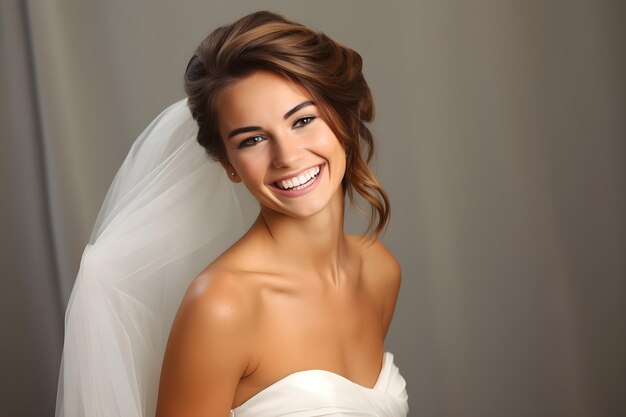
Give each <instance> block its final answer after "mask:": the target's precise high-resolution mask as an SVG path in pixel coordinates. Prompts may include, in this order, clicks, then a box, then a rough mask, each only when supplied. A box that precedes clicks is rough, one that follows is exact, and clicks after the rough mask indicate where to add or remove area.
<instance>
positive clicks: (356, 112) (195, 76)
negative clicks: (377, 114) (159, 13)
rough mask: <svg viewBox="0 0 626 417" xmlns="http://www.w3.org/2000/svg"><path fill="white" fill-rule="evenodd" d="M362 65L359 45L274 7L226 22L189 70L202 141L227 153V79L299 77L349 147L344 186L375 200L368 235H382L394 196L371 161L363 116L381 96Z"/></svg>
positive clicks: (220, 154)
mask: <svg viewBox="0 0 626 417" xmlns="http://www.w3.org/2000/svg"><path fill="white" fill-rule="evenodd" d="M362 65H363V64H362V59H361V56H360V55H359V54H358V53H357V52H355V51H354V50H352V49H350V48H348V47H346V46H344V45H342V44H340V43H339V42H336V41H334V40H332V39H331V38H329V37H328V36H326V35H325V34H323V33H321V32H315V31H314V30H311V29H309V28H307V27H305V26H303V25H300V24H298V23H294V22H291V21H289V20H287V19H285V18H284V17H283V16H280V15H277V14H275V13H271V12H266V11H261V12H255V13H252V14H249V15H247V16H244V17H243V18H241V19H239V20H237V21H236V22H234V23H232V24H230V25H226V26H222V27H220V28H218V29H216V30H214V31H213V32H212V33H211V34H210V35H209V36H208V37H207V38H206V39H204V41H202V43H201V44H200V46H198V48H197V49H196V51H195V53H194V55H193V57H192V58H191V59H190V61H189V63H188V64H187V69H186V71H185V92H186V93H187V96H188V105H189V109H190V111H191V114H192V115H193V118H194V119H195V120H196V122H197V123H198V128H199V130H198V142H199V143H200V145H202V146H203V147H204V148H205V149H206V151H207V153H208V154H209V155H210V156H211V157H212V158H213V159H215V160H217V161H224V160H225V159H226V151H225V149H224V144H223V142H222V139H221V138H220V134H219V130H218V124H217V113H216V106H215V103H216V99H217V96H218V94H219V92H221V91H222V90H223V89H224V88H225V87H226V86H228V85H230V84H232V83H234V82H237V81H239V80H240V79H241V78H243V77H245V76H246V75H248V74H250V73H251V72H253V71H255V70H260V69H263V70H268V71H272V72H274V73H276V74H279V75H282V76H284V77H286V78H287V79H289V80H291V81H294V82H295V83H296V84H298V85H300V86H302V87H303V88H304V89H305V90H306V91H307V92H308V94H309V95H310V96H311V98H312V100H313V101H314V102H315V104H316V105H317V107H318V108H319V110H320V114H321V116H322V118H323V119H324V120H325V121H326V122H327V123H328V125H329V126H330V128H331V129H332V130H333V132H334V133H335V136H337V138H338V139H339V141H340V142H341V144H342V145H343V146H344V148H345V149H346V154H347V160H346V173H345V176H344V178H343V181H342V189H343V191H344V194H345V193H346V192H347V193H348V196H349V198H350V202H351V204H352V205H353V206H355V207H356V208H357V210H358V211H359V212H360V213H361V214H362V215H364V212H363V210H362V209H361V208H360V207H359V206H358V205H356V204H355V200H354V190H356V192H358V193H359V194H360V195H361V196H362V197H363V198H364V199H365V200H366V201H367V202H368V203H369V205H370V207H371V215H370V220H369V223H368V227H367V230H366V234H367V233H369V232H370V231H371V230H372V229H373V231H374V235H375V236H378V235H379V234H380V233H381V232H382V231H383V230H384V228H385V227H386V225H387V223H388V221H389V217H390V211H389V199H388V197H387V194H386V193H385V191H384V190H383V188H382V186H381V185H380V183H379V182H378V180H377V179H376V177H375V176H374V174H373V173H372V171H371V170H370V169H369V166H368V163H369V162H370V160H371V159H372V156H373V154H374V141H373V138H372V134H371V133H370V131H369V129H368V128H367V126H365V124H364V123H365V122H370V121H371V120H372V119H373V117H374V102H373V100H372V95H371V92H370V89H369V86H368V85H367V82H366V81H365V78H364V77H363V73H362ZM376 217H378V219H377V220H378V221H376V222H375V220H376ZM374 223H375V226H374Z"/></svg>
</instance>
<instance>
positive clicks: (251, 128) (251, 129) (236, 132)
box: [228, 100, 315, 139]
mask: <svg viewBox="0 0 626 417" xmlns="http://www.w3.org/2000/svg"><path fill="white" fill-rule="evenodd" d="M311 105H315V103H314V102H312V101H311V100H307V101H303V102H302V103H300V104H298V105H296V106H295V107H294V108H292V109H291V110H289V111H288V112H287V113H285V115H284V116H283V119H284V120H287V119H288V118H289V116H291V115H292V114H294V113H295V112H297V111H298V110H300V109H303V108H305V107H307V106H311ZM261 129H262V128H261V126H245V127H238V128H237V129H234V130H233V131H231V132H230V133H229V134H228V139H231V138H232V137H233V136H237V135H239V134H240V133H246V132H254V131H255V130H261Z"/></svg>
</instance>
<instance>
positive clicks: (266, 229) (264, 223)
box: [252, 190, 347, 284]
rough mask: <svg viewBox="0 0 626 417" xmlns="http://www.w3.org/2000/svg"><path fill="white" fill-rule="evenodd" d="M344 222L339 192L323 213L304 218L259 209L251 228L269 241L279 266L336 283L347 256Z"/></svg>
mask: <svg viewBox="0 0 626 417" xmlns="http://www.w3.org/2000/svg"><path fill="white" fill-rule="evenodd" d="M343 222H344V196H343V193H342V192H341V190H338V191H337V193H335V195H334V196H333V198H332V199H331V201H330V202H329V204H328V205H327V206H326V207H325V208H324V209H323V210H321V211H320V212H318V213H315V214H314V215H311V216H309V217H307V218H304V219H298V218H293V217H290V216H286V215H284V214H282V213H277V212H275V211H272V210H268V209H266V208H265V207H262V208H261V212H260V213H259V217H258V218H257V219H256V221H255V223H254V225H253V226H252V229H254V230H255V231H256V232H257V233H259V234H260V235H261V236H262V237H263V238H264V240H265V241H269V242H270V249H271V251H272V253H274V254H276V255H277V257H278V259H279V261H280V265H281V267H287V268H288V269H290V270H291V269H295V270H298V271H305V270H307V271H315V272H316V273H317V274H318V275H320V276H322V277H325V278H328V279H329V280H330V281H332V282H333V283H335V284H337V282H338V279H339V276H340V275H341V268H340V266H341V265H342V264H343V263H344V260H345V259H346V257H347V244H346V237H345V234H344V230H343Z"/></svg>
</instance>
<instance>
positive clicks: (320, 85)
mask: <svg viewBox="0 0 626 417" xmlns="http://www.w3.org/2000/svg"><path fill="white" fill-rule="evenodd" d="M185 91H186V93H187V96H188V99H187V101H186V105H187V107H188V109H189V110H188V112H187V115H188V114H189V112H190V113H191V116H192V117H193V119H194V120H195V123H197V131H194V139H197V143H199V144H200V145H201V146H202V147H203V148H204V149H205V151H206V153H207V154H208V155H209V156H210V157H211V158H212V159H213V160H214V161H216V162H219V164H220V165H221V167H222V168H223V170H225V174H222V176H223V177H227V178H229V180H230V181H231V182H232V183H233V184H243V185H244V186H245V187H246V189H247V190H248V191H249V192H250V193H251V194H252V196H253V197H254V198H255V199H256V200H257V201H258V203H259V207H260V210H259V214H258V217H257V218H256V220H255V221H254V223H253V224H252V226H251V227H250V228H249V230H248V231H247V232H245V234H244V235H243V236H242V237H241V238H239V240H237V241H236V243H234V244H233V245H232V246H230V247H229V248H228V249H226V250H225V251H224V252H223V253H221V254H220V255H219V256H217V258H215V259H214V260H213V261H212V262H211V263H210V264H209V265H208V266H206V267H205V268H204V269H202V271H201V272H200V273H199V274H196V277H195V279H193V280H192V281H191V282H189V281H188V280H187V281H186V284H185V287H186V292H185V293H184V296H183V297H182V302H180V306H179V307H178V311H177V313H176V315H175V318H174V319H173V322H171V323H172V325H171V330H170V332H169V337H168V339H167V346H166V348H165V350H164V353H163V355H162V366H161V368H160V380H158V393H157V394H156V404H155V405H154V406H152V407H151V406H150V404H149V403H150V402H151V401H155V399H154V397H155V393H154V392H151V388H150V383H146V382H145V381H144V382H143V385H142V383H141V382H137V383H136V384H135V383H134V382H133V383H131V384H129V387H130V388H129V389H131V390H132V391H133V392H135V395H133V396H132V397H130V398H129V399H128V401H127V402H128V403H129V404H130V403H133V402H134V404H135V405H136V406H133V405H130V406H129V407H128V408H127V410H131V409H132V410H134V411H136V410H139V411H138V413H137V414H134V413H131V412H130V411H126V412H120V414H119V415H130V414H132V415H149V414H150V413H151V411H150V410H154V408H153V407H155V408H156V416H157V417H173V416H185V417H193V416H203V417H213V416H216V417H218V416H219V417H226V416H228V415H230V416H241V417H245V416H259V417H270V416H300V417H313V416H322V415H324V416H337V417H339V416H385V417H404V416H406V414H407V411H408V406H407V395H406V390H405V381H404V379H403V378H402V376H400V374H399V372H398V369H397V367H396V366H395V364H394V363H393V355H392V354H391V353H389V352H385V351H384V346H383V344H384V338H385V335H386V333H387V330H388V328H389V324H390V322H391V319H392V315H393V311H394V307H395V304H396V298H397V295H398V291H399V288H400V268H399V265H398V263H397V261H396V260H395V258H394V257H393V255H392V254H391V253H389V252H388V251H387V250H386V248H385V247H384V246H383V245H382V244H381V243H380V241H379V240H378V238H377V236H378V235H379V234H380V233H381V232H382V231H383V229H384V227H385V225H386V223H387V222H388V219H389V203H388V200H387V196H386V194H385V192H384V190H383V188H382V187H381V186H380V184H379V182H378V181H377V180H376V178H375V177H374V175H373V174H372V172H371V171H370V169H369V168H368V165H367V163H368V162H369V160H370V159H371V157H372V153H373V142H372V137H371V134H370V132H369V130H368V128H367V127H366V126H365V125H364V123H365V122H369V121H370V120H371V119H372V117H373V108H374V106H373V101H372V97H371V94H370V90H369V87H368V86H367V83H366V81H365V79H364V78H363V75H362V71H361V58H360V56H359V55H358V54H357V53H356V52H354V51H353V50H351V49H349V48H347V47H345V46H343V45H341V44H340V43H338V42H336V41H334V40H332V39H330V38H329V37H327V36H326V35H324V34H321V33H317V32H315V31H313V30H311V29H309V28H306V27H304V26H302V25H299V24H296V23H293V22H290V21H287V20H286V19H284V18H283V17H282V16H279V15H276V14H273V13H269V12H257V13H253V14H251V15H248V16H245V17H243V18H241V19H239V20H238V21H236V22H234V23H233V24H231V25H227V26H224V27H221V28H218V29H217V30H215V31H214V32H212V33H211V34H210V35H209V36H208V37H207V38H206V39H205V40H204V41H203V42H202V43H201V44H200V46H199V47H198V48H197V50H196V52H195V54H194V56H193V57H192V58H191V60H190V62H189V64H188V66H187V70H186V72H185ZM168 110H169V109H168ZM173 111H174V110H172V112H173ZM176 111H178V112H181V111H182V112H184V111H185V110H184V109H183V108H182V107H181V108H179V109H178V110H176ZM166 112H167V111H166ZM162 117H163V118H164V119H165V120H167V118H168V117H170V116H169V115H168V114H165V115H162ZM155 123H156V121H155ZM161 123H163V121H161ZM194 127H195V126H194ZM166 130H167V129H166ZM170 130H171V129H170ZM168 132H170V131H168ZM168 134H170V135H172V133H171V132H170V133H168ZM148 136H149V135H148ZM137 146H138V145H137ZM195 151H196V153H197V152H198V149H196V150H195ZM176 152H178V151H176ZM144 153H145V152H144ZM171 153H172V154H174V153H175V152H171ZM131 154H133V150H131ZM129 158H131V155H129ZM137 160H138V157H137V156H136V155H135V156H134V159H133V161H134V162H128V161H126V162H125V164H126V163H128V164H131V163H135V164H136V163H137ZM213 164H215V163H213ZM165 165H171V164H165ZM181 165H182V164H181ZM123 168H124V167H123ZM189 169H190V168H189ZM190 170H191V169H190ZM120 171H122V170H120ZM222 172H223V171H222ZM119 175H121V174H119V173H118V176H119ZM166 178H167V177H166V176H165V175H162V176H161V177H160V178H159V180H160V181H166ZM116 180H117V178H116ZM139 183H140V184H141V181H140V182H139ZM195 187H197V189H196V190H197V191H196V192H198V193H199V192H201V190H200V188H202V187H203V185H202V183H200V184H196V185H195ZM112 188H113V187H112ZM163 190H164V191H163V195H166V194H167V193H168V191H167V187H165V188H164V189H163ZM355 192H356V193H357V194H358V195H359V196H360V197H362V198H363V199H364V200H365V201H366V202H367V203H368V204H369V205H370V206H371V209H372V216H371V218H370V223H369V227H368V230H367V233H366V234H365V235H363V236H351V235H347V234H346V233H345V232H344V202H345V197H346V194H347V195H348V197H349V198H350V200H351V201H353V200H354V197H355ZM110 193H111V191H110ZM211 197H216V196H215V195H212V196H211ZM107 198H109V197H107ZM159 198H161V197H160V196H158V197H156V198H155V199H154V200H158V199H159ZM151 201H152V200H151ZM176 202H177V203H178V204H181V205H182V204H183V202H182V201H176ZM213 204H219V203H218V202H214V203H213ZM168 213H169V215H170V216H172V219H174V216H173V215H172V214H171V212H170V211H168ZM199 215H200V218H207V220H206V221H212V222H216V223H220V222H221V221H223V219H222V218H221V217H220V216H225V215H226V216H228V215H229V213H228V212H226V213H224V212H221V213H218V212H202V213H199ZM101 216H102V213H101ZM164 218H166V217H164ZM176 220H178V217H177V218H176ZM173 221H174V220H173ZM202 221H204V220H202ZM167 226H171V225H170V223H166V224H165V225H163V227H167ZM199 227H200V226H199ZM369 232H371V233H369ZM142 233H143V232H142ZM198 234H200V235H202V234H204V233H198ZM137 252H139V251H136V252H133V253H137ZM86 253H87V251H86ZM196 256H198V255H196ZM173 258H179V257H177V256H174V257H173ZM204 260H205V261H207V259H206V258H204ZM209 261H210V259H209ZM86 265H87V261H86V254H84V255H83V261H82V262H81V270H82V269H88V267H87V266H86ZM100 265H102V264H100ZM146 266H148V265H146ZM111 269H115V268H111ZM136 269H137V268H136ZM139 269H142V268H139ZM155 269H156V268H155ZM166 270H168V271H170V270H169V269H166ZM80 275H81V273H79V278H81V276H80ZM82 278H83V279H87V278H84V277H82ZM121 281H122V280H115V282H121ZM142 282H147V280H145V279H138V280H137V282H135V284H136V285H131V284H129V283H127V284H126V286H127V287H129V288H130V287H135V286H138V285H142ZM187 284H188V285H187ZM78 285H79V279H77V284H76V286H78ZM77 291H78V290H77V289H76V288H75V289H74V291H73V294H72V299H74V298H77V297H79V295H78V294H79V293H78V292H77ZM75 293H76V294H75ZM178 300H179V301H180V298H179V299H178ZM73 302H74V303H77V300H71V301H70V305H69V306H68V313H67V320H70V319H71V317H72V315H71V312H70V307H71V305H72V303H73ZM109 304H112V303H109ZM145 315H146V316H148V314H145ZM76 320H78V319H76ZM146 322H148V321H146ZM166 323H168V322H167V320H166ZM66 324H67V323H66ZM161 325H162V324H161ZM67 326H69V324H67ZM141 327H142V325H141V323H134V324H133V325H132V326H128V328H129V330H128V331H126V332H125V334H126V336H127V337H128V338H129V339H130V342H129V344H130V345H133V344H134V345H137V346H140V345H143V344H146V345H149V343H143V342H149V341H148V340H139V337H140V336H134V337H133V336H132V335H133V334H135V333H133V332H140V331H141V330H138V329H140V328H141ZM129 335H130V336H129ZM142 339H143V338H142ZM67 340H68V336H67V332H66V347H65V348H64V357H63V361H64V365H65V367H66V368H62V371H64V372H65V373H66V381H65V385H62V384H61V382H60V384H59V387H60V388H59V401H60V403H59V402H58V403H57V415H68V416H69V415H74V414H71V413H70V412H69V411H68V410H70V408H72V407H70V406H69V405H68V404H69V401H68V397H67V395H68V394H69V393H70V391H71V390H72V389H76V388H72V387H69V386H68V384H67V378H68V375H69V374H70V371H69V370H68V369H69V364H70V360H71V354H72V352H73V351H72V350H71V346H69V347H68V341H67ZM77 350H78V348H77ZM104 350H106V349H103V351H104ZM106 353H107V352H103V353H102V354H103V355H105V354H106ZM76 354H77V353H76ZM121 356H124V355H121ZM125 356H126V357H125V358H124V359H122V360H120V362H121V363H124V364H126V366H125V367H121V368H119V369H118V372H117V373H116V375H117V377H111V379H112V380H113V381H114V382H113V383H112V384H111V385H112V388H111V391H112V392H117V393H118V394H119V395H118V394H115V395H112V398H116V399H119V397H120V396H123V387H126V385H125V384H119V383H117V382H115V378H119V379H120V380H124V381H126V380H127V379H129V380H133V381H141V377H137V378H134V379H133V378H129V377H128V374H129V372H130V371H128V370H129V369H131V370H132V371H133V372H135V373H137V374H142V373H143V375H144V376H145V375H152V376H154V374H153V373H152V374H151V373H150V372H148V371H146V369H148V368H149V365H148V364H147V363H146V364H144V363H143V362H142V361H144V362H148V359H145V358H144V357H139V355H138V354H137V353H135V354H128V355H125ZM156 356H157V357H159V356H158V349H157V354H156ZM91 360H92V361H93V358H92V359H91ZM66 362H67V363H66ZM105 362H106V361H105ZM129 363H130V364H131V366H128V364H129ZM159 365H161V363H159ZM102 373H104V371H102ZM108 373H109V376H110V374H111V373H112V372H108ZM62 378H63V375H62V376H61V379H62ZM145 379H146V378H144V380H145ZM63 386H64V387H65V389H64V390H62V387H63ZM68 387H69V388H68ZM120 387H121V388H120ZM152 391H155V390H154V387H153V388H152ZM64 393H65V394H64ZM151 396H152V399H151ZM146 398H147V399H146ZM63 402H65V405H62V404H63ZM80 402H82V405H83V409H84V410H87V409H90V410H91V411H92V413H94V414H93V415H96V414H95V413H96V412H97V411H98V410H99V408H98V407H99V405H93V404H92V405H90V406H88V405H87V404H86V400H85V398H84V396H83V399H82V400H80ZM94 402H96V403H99V402H104V401H102V400H101V399H100V400H98V399H95V400H94ZM118 402H119V405H118V406H116V407H112V406H110V408H109V411H110V410H122V409H123V408H124V405H127V406H128V404H123V403H124V401H118ZM59 404H61V405H59ZM89 407H91V408H89ZM73 408H75V409H77V408H79V407H77V406H73ZM78 414H80V413H78ZM105 414H106V413H102V415H105ZM87 415H89V414H87ZM97 415H100V413H98V414H97ZM106 415H110V414H106Z"/></svg>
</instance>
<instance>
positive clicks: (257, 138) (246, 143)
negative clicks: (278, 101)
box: [237, 115, 317, 149]
mask: <svg viewBox="0 0 626 417" xmlns="http://www.w3.org/2000/svg"><path fill="white" fill-rule="evenodd" d="M315 119H317V116H313V115H309V116H302V117H300V118H298V119H296V120H295V121H294V123H293V125H292V129H300V128H303V127H305V126H307V125H309V124H311V122H312V121H313V120H315ZM263 140H265V137H264V136H262V135H254V136H250V137H249V138H246V139H244V140H243V141H241V142H240V143H239V145H238V146H237V149H241V148H248V147H250V146H255V145H256V144H257V143H260V142H262V141H263Z"/></svg>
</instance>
